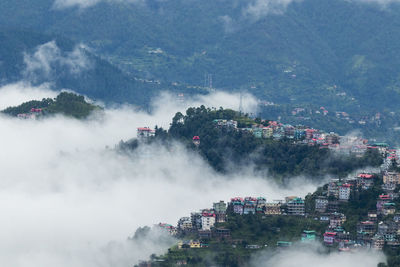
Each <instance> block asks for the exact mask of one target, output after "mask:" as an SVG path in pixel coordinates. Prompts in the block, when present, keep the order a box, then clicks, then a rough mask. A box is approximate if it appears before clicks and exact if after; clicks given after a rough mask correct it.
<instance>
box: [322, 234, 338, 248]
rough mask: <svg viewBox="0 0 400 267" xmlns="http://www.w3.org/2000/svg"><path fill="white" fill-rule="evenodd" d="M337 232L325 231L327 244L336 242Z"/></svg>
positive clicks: (325, 242)
mask: <svg viewBox="0 0 400 267" xmlns="http://www.w3.org/2000/svg"><path fill="white" fill-rule="evenodd" d="M335 237H336V233H335V232H325V234H324V244H325V245H327V246H331V245H333V243H334V242H335Z"/></svg>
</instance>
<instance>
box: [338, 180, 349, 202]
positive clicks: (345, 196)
mask: <svg viewBox="0 0 400 267" xmlns="http://www.w3.org/2000/svg"><path fill="white" fill-rule="evenodd" d="M350 193H351V185H350V184H342V185H341V186H339V200H343V201H347V200H349V199H350Z"/></svg>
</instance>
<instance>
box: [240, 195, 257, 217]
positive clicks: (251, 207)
mask: <svg viewBox="0 0 400 267" xmlns="http://www.w3.org/2000/svg"><path fill="white" fill-rule="evenodd" d="M256 207H257V198H254V197H246V198H245V199H244V203H243V214H250V213H252V214H255V213H256Z"/></svg>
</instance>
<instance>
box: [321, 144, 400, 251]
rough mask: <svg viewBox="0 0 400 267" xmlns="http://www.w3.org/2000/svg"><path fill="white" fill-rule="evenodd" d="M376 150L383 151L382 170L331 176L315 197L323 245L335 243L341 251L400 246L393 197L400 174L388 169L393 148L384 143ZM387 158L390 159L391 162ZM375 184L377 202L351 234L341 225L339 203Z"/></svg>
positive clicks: (399, 223) (399, 215)
mask: <svg viewBox="0 0 400 267" xmlns="http://www.w3.org/2000/svg"><path fill="white" fill-rule="evenodd" d="M379 149H381V150H382V153H386V154H385V155H386V160H385V163H384V164H383V165H382V168H381V173H359V174H358V175H357V176H356V177H354V178H348V179H344V180H343V181H340V180H338V179H333V180H331V181H330V182H329V183H328V185H327V186H325V187H324V189H325V190H323V191H322V193H321V194H320V195H319V196H316V197H315V199H314V201H315V206H314V215H318V217H315V219H318V220H320V221H325V222H326V223H327V228H326V231H325V233H324V234H323V242H324V244H325V245H327V246H337V247H338V249H339V250H340V251H349V250H352V249H354V248H358V247H368V248H374V249H378V250H379V249H382V248H383V247H384V245H386V246H392V247H399V246H400V213H399V212H398V209H397V206H396V199H398V198H399V192H397V191H398V190H396V188H397V187H398V185H400V173H399V172H397V171H396V170H393V169H392V168H390V166H392V165H393V163H396V161H397V159H398V157H397V153H395V151H393V150H390V149H387V147H386V146H381V147H379ZM394 160H395V161H394ZM387 161H390V164H388V163H387ZM397 162H398V161H397ZM377 185H380V188H378V190H379V191H381V193H380V194H379V195H378V197H377V198H376V200H375V203H376V205H375V206H374V208H373V209H372V210H369V211H368V213H367V214H363V216H362V217H361V218H362V219H361V220H360V221H358V222H357V227H356V228H357V230H356V233H351V234H350V233H349V232H348V231H346V230H345V229H344V227H343V224H344V223H345V222H346V219H347V218H346V216H345V215H344V214H342V213H339V212H338V211H339V206H340V205H341V203H346V202H347V201H349V200H351V198H352V194H356V193H358V194H359V193H360V192H362V191H364V190H369V189H371V188H372V187H376V186H377ZM375 189H376V188H375Z"/></svg>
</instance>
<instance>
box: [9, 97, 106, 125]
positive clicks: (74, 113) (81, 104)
mask: <svg viewBox="0 0 400 267" xmlns="http://www.w3.org/2000/svg"><path fill="white" fill-rule="evenodd" d="M32 109H36V110H40V111H39V115H41V116H48V115H53V114H63V115H66V116H71V117H75V118H77V119H82V118H86V117H87V116H89V115H90V114H91V113H92V112H93V111H95V110H101V108H100V107H99V106H96V105H93V104H90V103H88V102H86V101H85V98H84V97H83V96H81V95H76V94H74V93H68V92H62V93H60V94H59V95H58V96H57V97H56V98H54V99H52V98H44V99H43V100H41V101H39V100H32V101H29V102H25V103H22V104H21V105H19V106H16V107H8V108H6V109H5V110H3V111H2V113H4V114H7V115H10V116H17V115H18V114H26V113H29V112H31V110H32Z"/></svg>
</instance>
